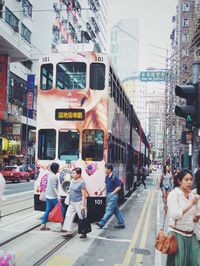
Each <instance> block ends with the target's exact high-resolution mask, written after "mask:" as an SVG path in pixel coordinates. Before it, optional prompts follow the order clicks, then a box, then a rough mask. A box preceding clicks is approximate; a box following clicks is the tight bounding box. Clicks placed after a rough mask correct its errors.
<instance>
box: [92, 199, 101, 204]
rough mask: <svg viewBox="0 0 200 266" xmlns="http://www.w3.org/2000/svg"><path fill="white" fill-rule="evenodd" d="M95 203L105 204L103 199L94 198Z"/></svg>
mask: <svg viewBox="0 0 200 266" xmlns="http://www.w3.org/2000/svg"><path fill="white" fill-rule="evenodd" d="M94 204H95V205H102V204H103V200H102V199H95V200H94Z"/></svg>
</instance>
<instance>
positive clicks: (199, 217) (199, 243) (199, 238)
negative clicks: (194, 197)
mask: <svg viewBox="0 0 200 266" xmlns="http://www.w3.org/2000/svg"><path fill="white" fill-rule="evenodd" d="M195 183H196V189H194V190H193V191H194V193H197V194H198V195H200V169H198V170H197V172H196V173H195ZM194 222H195V225H194V232H195V236H196V253H197V254H199V256H198V258H197V259H198V262H197V265H200V200H199V201H198V203H197V207H196V214H195V217H194Z"/></svg>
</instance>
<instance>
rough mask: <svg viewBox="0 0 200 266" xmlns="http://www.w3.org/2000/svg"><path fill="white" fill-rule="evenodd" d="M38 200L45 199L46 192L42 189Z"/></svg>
mask: <svg viewBox="0 0 200 266" xmlns="http://www.w3.org/2000/svg"><path fill="white" fill-rule="evenodd" d="M39 200H40V201H46V192H45V191H44V190H43V191H42V192H41V193H40V196H39Z"/></svg>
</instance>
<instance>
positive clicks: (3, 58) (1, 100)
mask: <svg viewBox="0 0 200 266" xmlns="http://www.w3.org/2000/svg"><path fill="white" fill-rule="evenodd" d="M7 71H8V55H5V54H0V120H4V119H5V113H6V87H7Z"/></svg>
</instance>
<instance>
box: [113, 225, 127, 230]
mask: <svg viewBox="0 0 200 266" xmlns="http://www.w3.org/2000/svg"><path fill="white" fill-rule="evenodd" d="M114 228H116V229H124V228H125V225H124V224H118V225H115V226H114Z"/></svg>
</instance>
